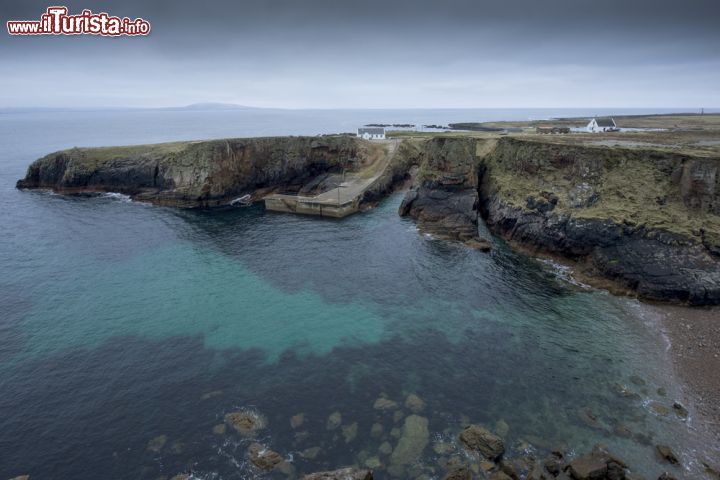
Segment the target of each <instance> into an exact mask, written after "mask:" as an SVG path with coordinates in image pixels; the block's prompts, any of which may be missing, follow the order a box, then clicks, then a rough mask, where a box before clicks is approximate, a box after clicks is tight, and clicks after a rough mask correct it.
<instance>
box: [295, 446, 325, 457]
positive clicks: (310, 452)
mask: <svg viewBox="0 0 720 480" xmlns="http://www.w3.org/2000/svg"><path fill="white" fill-rule="evenodd" d="M321 450H322V449H321V448H320V447H311V448H306V449H305V450H303V451H302V452H300V456H301V457H303V458H307V459H308V460H315V457H317V456H318V455H319V454H320V451H321Z"/></svg>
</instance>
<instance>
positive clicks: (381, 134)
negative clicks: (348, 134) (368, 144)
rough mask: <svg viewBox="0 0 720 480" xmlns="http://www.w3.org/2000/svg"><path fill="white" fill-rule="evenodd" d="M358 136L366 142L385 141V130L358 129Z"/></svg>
mask: <svg viewBox="0 0 720 480" xmlns="http://www.w3.org/2000/svg"><path fill="white" fill-rule="evenodd" d="M357 136H358V137H362V138H364V139H365V140H385V129H384V128H382V127H363V128H358V130H357Z"/></svg>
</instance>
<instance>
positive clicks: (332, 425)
mask: <svg viewBox="0 0 720 480" xmlns="http://www.w3.org/2000/svg"><path fill="white" fill-rule="evenodd" d="M341 423H342V414H341V413H340V412H333V413H331V414H330V416H328V419H327V423H326V424H325V428H327V429H328V430H335V429H336V428H338V427H339V426H340V424H341Z"/></svg>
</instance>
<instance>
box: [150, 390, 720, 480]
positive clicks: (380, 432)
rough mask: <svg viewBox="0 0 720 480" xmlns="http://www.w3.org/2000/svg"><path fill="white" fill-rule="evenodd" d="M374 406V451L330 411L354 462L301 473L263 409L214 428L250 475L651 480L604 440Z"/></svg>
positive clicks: (181, 477)
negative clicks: (447, 420) (456, 422)
mask: <svg viewBox="0 0 720 480" xmlns="http://www.w3.org/2000/svg"><path fill="white" fill-rule="evenodd" d="M217 395H222V393H221V392H212V396H213V397H216V396H217ZM678 408H679V409H680V410H678V411H677V412H675V413H676V415H678V416H682V415H683V411H682V406H679V407H678ZM372 410H373V411H374V412H375V423H374V424H373V425H372V427H371V428H370V431H369V438H371V439H374V440H375V441H376V442H377V444H376V446H375V448H376V449H377V451H373V450H372V447H368V445H365V448H364V449H363V450H361V451H359V452H358V451H357V450H356V449H355V448H354V445H355V443H356V440H357V439H358V437H359V433H358V430H359V427H358V423H357V422H356V421H353V419H352V418H347V417H346V416H344V415H343V414H342V413H340V412H338V411H335V412H332V413H331V414H330V415H328V417H327V419H326V420H325V430H326V432H327V433H328V435H330V436H331V437H332V438H333V439H334V440H333V442H335V443H339V444H342V445H346V446H347V448H348V451H352V452H354V453H355V454H356V455H355V463H354V464H352V465H347V466H344V467H342V468H338V469H335V470H325V471H318V472H310V473H303V472H299V471H298V470H299V469H300V468H302V467H301V466H296V462H294V461H293V457H292V455H289V454H287V453H285V454H283V453H281V452H283V450H284V449H283V448H278V447H279V446H276V445H272V442H270V441H268V438H269V435H268V430H269V429H270V428H271V425H270V423H269V422H268V420H267V418H266V417H265V416H264V415H262V414H261V413H259V412H258V411H257V410H254V409H247V410H238V411H234V412H230V413H227V414H225V415H224V418H223V420H224V421H223V423H221V424H219V425H216V426H214V427H213V429H212V431H213V434H214V435H217V436H220V437H227V438H236V440H235V442H237V443H238V444H239V445H241V446H242V448H243V449H244V451H243V450H241V452H243V453H242V455H243V457H244V458H245V459H246V460H247V462H248V465H249V467H250V469H251V470H250V471H249V472H248V474H252V475H253V476H254V475H255V474H265V475H269V476H270V477H275V476H277V477H278V478H287V479H295V478H299V479H301V480H372V479H373V478H416V479H422V480H430V479H432V478H437V479H443V480H473V479H477V480H521V479H523V480H554V479H558V480H640V479H646V480H647V477H643V476H641V475H639V474H638V472H637V471H636V470H634V469H633V467H632V465H629V464H628V463H626V462H625V461H624V460H622V459H621V458H619V457H618V456H616V455H614V454H613V453H611V452H610V451H609V449H608V447H606V446H604V445H601V444H597V445H595V447H593V448H592V450H591V451H589V452H586V453H582V454H578V453H576V452H575V451H574V450H573V449H572V448H571V447H569V446H567V445H559V446H556V447H552V448H550V447H538V446H533V445H531V444H529V443H527V442H525V441H523V440H521V441H520V442H519V443H518V444H517V445H515V444H513V445H510V444H509V443H508V441H507V440H506V438H507V437H508V432H509V429H510V427H509V426H508V425H507V424H506V423H505V422H504V421H498V422H496V424H495V428H494V430H490V429H488V428H486V427H484V426H483V425H480V424H477V423H470V422H469V420H468V419H465V420H464V421H461V425H460V428H459V430H457V429H448V434H447V435H444V436H443V437H438V436H431V431H430V429H429V422H430V418H429V417H430V415H428V412H427V410H428V408H427V406H426V404H425V401H424V400H423V399H422V398H420V397H419V396H417V395H416V394H409V395H407V397H406V398H405V400H404V402H403V401H396V400H393V399H392V398H390V397H388V396H386V395H384V394H381V396H380V397H378V398H377V399H376V400H375V402H374V403H373V405H372ZM429 413H431V412H429ZM588 415H591V414H588ZM684 415H687V412H684ZM586 421H587V422H590V423H592V422H596V421H597V420H596V419H594V418H592V416H589V417H588V418H587V420H586ZM306 422H307V419H306V418H305V415H304V414H303V413H299V414H297V415H294V416H293V417H291V418H290V420H289V424H290V426H291V428H292V429H293V430H294V431H295V432H296V441H295V444H294V445H293V448H298V447H297V445H298V444H299V442H302V439H303V438H305V437H306V436H307V435H306V433H304V432H305V430H304V428H305V426H304V425H305V424H306ZM388 425H389V426H393V427H392V428H389V427H388ZM451 431H452V432H453V433H450V432H451ZM536 440H538V441H539V440H540V439H536ZM166 443H167V437H165V436H164V435H163V436H160V437H157V438H153V439H151V440H150V441H149V442H148V450H150V451H152V452H154V453H161V452H162V451H163V448H164V447H165V444H166ZM428 450H431V451H432V452H433V453H434V455H436V456H437V460H435V461H433V460H430V461H429V462H428V460H429V458H430V457H428V456H427V451H428ZM648 450H652V452H653V455H654V456H655V458H656V461H657V462H658V464H659V465H661V466H662V469H663V470H665V471H664V472H663V473H661V474H660V475H659V476H658V477H657V478H658V480H673V479H676V478H686V475H687V471H686V470H685V469H684V466H683V465H682V462H683V461H682V460H681V457H680V456H679V455H677V454H676V453H675V452H674V451H673V449H672V447H671V446H668V445H665V444H657V445H655V446H653V447H651V446H648ZM322 453H323V448H322V447H321V446H319V445H318V446H315V447H309V448H305V449H301V450H299V451H298V452H297V453H296V455H298V456H299V457H300V458H301V459H306V460H313V461H314V460H315V459H316V458H317V457H318V456H320V455H322ZM710 461H711V460H710ZM705 468H706V472H705V473H707V475H708V478H712V475H714V472H715V470H713V467H712V466H710V465H709V464H708V465H707V466H706V467H705ZM191 478H198V477H194V476H192V472H191V471H189V472H186V473H183V474H178V475H175V476H173V477H172V478H171V480H189V479H191ZM200 478H201V477H200ZM654 478H655V477H653V479H652V480H654Z"/></svg>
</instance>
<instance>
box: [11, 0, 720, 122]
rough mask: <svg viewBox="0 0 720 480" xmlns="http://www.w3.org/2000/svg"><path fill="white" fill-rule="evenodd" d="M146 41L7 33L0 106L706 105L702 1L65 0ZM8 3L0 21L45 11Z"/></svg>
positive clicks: (710, 62)
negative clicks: (138, 28) (136, 26)
mask: <svg viewBox="0 0 720 480" xmlns="http://www.w3.org/2000/svg"><path fill="white" fill-rule="evenodd" d="M65 4H67V6H68V8H69V10H70V13H71V14H77V13H80V11H81V10H82V9H83V8H89V9H91V10H92V11H93V12H100V11H106V12H108V13H109V14H111V15H118V16H121V17H122V16H127V17H130V18H137V17H142V18H144V19H146V20H148V21H149V22H150V23H151V24H152V32H151V34H150V35H149V36H148V37H121V38H103V37H94V36H88V35H80V36H72V37H71V36H68V37H61V36H37V37H31V36H10V35H8V34H7V31H6V32H5V33H4V34H3V38H2V42H1V43H0V60H2V61H1V62H0V75H2V78H3V84H4V87H5V88H3V89H2V93H0V108H8V107H10V108H18V107H82V108H93V107H173V106H179V105H187V104H192V103H199V102H201V103H205V102H219V103H233V104H239V105H247V106H251V107H273V108H513V107H514V108H545V107H559V108H581V107H598V108H608V107H613V108H614V107H618V108H633V107H634V108H702V107H705V108H708V109H710V108H717V107H719V106H720V55H718V53H720V29H718V28H717V25H716V22H717V18H718V13H720V6H718V4H717V3H716V2H713V1H707V0H692V1H689V2H685V3H682V4H681V3H678V2H670V1H667V0H660V1H649V0H641V1H635V2H632V3H630V2H627V1H624V2H621V1H618V0H607V1H605V2H602V4H600V3H597V2H587V1H582V0H572V1H570V0H548V1H546V2H536V1H531V0H512V1H509V2H502V3H501V4H500V2H496V3H487V2H478V1H471V0H452V1H446V2H444V3H442V4H440V3H439V2H429V1H426V0H418V1H415V2H407V1H400V0H394V1H390V2H387V1H386V2H382V1H380V0H367V1H364V2H352V3H348V2H342V3H341V2H338V1H330V0H307V1H305V2H297V1H291V0H265V1H259V0H258V1H253V2H246V1H241V2H233V1H231V0H223V1H208V2H205V3H201V2H194V1H190V0H179V1H169V0H161V1H155V2H152V3H149V2H145V3H144V2H142V1H140V0H129V1H124V2H120V1H93V2H87V1H86V2H77V1H72V2H66V3H65ZM48 5H49V4H47V3H40V2H38V1H36V0H29V1H20V0H11V1H6V2H4V4H3V7H2V13H3V21H4V22H5V21H8V20H36V19H39V17H40V15H41V14H42V13H44V11H45V9H46V8H47V7H48Z"/></svg>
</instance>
